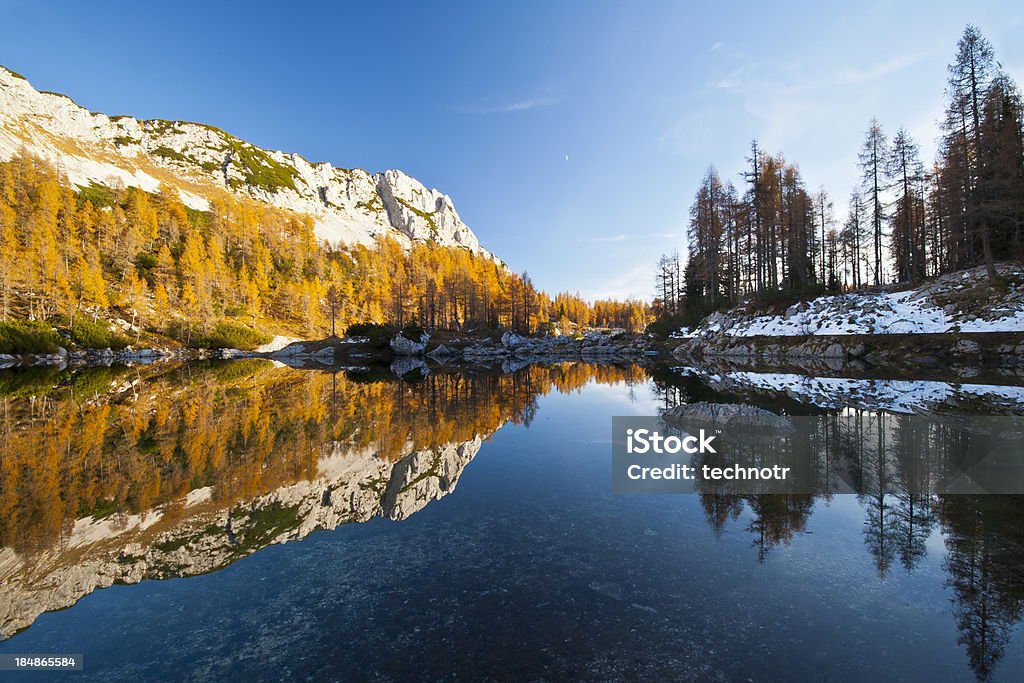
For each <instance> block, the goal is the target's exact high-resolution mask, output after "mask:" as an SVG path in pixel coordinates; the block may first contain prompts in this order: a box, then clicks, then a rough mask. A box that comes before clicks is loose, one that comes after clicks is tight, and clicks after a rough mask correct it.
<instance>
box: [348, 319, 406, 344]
mask: <svg viewBox="0 0 1024 683" xmlns="http://www.w3.org/2000/svg"><path fill="white" fill-rule="evenodd" d="M394 334H395V328H394V327H391V326H390V325H381V324H379V323H356V324H355V325H349V326H348V329H347V330H345V336H346V337H366V338H367V339H369V340H370V346H372V347H373V348H375V349H383V348H387V345H388V342H389V341H391V337H393V336H394Z"/></svg>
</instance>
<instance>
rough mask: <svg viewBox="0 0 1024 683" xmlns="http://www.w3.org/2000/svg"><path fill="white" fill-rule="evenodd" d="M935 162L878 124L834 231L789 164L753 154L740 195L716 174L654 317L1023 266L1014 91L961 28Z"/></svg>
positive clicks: (667, 259) (822, 201)
mask: <svg viewBox="0 0 1024 683" xmlns="http://www.w3.org/2000/svg"><path fill="white" fill-rule="evenodd" d="M948 72H949V80H948V85H947V88H946V97H947V105H946V111H945V118H944V120H943V124H942V132H943V135H942V139H941V144H940V149H939V151H938V158H937V159H936V161H935V163H934V164H933V165H932V166H931V167H930V168H925V166H924V164H923V163H922V162H921V159H920V155H919V150H918V145H917V143H916V142H915V141H914V140H913V139H912V138H911V137H910V135H909V134H908V133H907V131H906V130H905V129H903V128H901V129H899V130H898V131H897V133H896V135H895V136H893V138H892V139H891V140H890V139H888V138H887V137H886V135H885V133H884V132H883V129H882V126H881V124H880V123H879V122H878V121H877V120H872V121H871V123H870V126H869V127H868V131H867V135H866V137H865V140H864V145H863V147H862V149H861V152H860V156H859V167H860V171H861V183H860V184H858V185H857V186H856V187H855V188H854V189H853V191H852V193H851V195H850V201H849V211H848V214H847V216H846V217H845V220H844V221H843V223H842V225H838V224H837V222H836V217H835V215H834V210H833V204H832V202H831V200H830V199H829V197H828V195H827V193H826V192H825V190H824V189H822V190H820V191H818V192H810V191H809V190H808V189H807V187H806V185H805V183H804V180H803V178H802V177H801V175H800V171H799V169H798V168H797V166H796V165H795V164H792V163H789V162H787V161H786V159H785V158H784V157H783V155H782V154H776V155H774V156H772V155H769V154H765V152H764V151H763V150H762V149H760V147H759V146H758V143H757V141H754V142H753V143H752V144H751V148H750V150H751V151H750V156H749V157H748V158H747V162H748V164H749V166H748V168H747V170H746V171H745V172H744V173H743V174H742V181H743V184H742V187H741V189H737V188H736V187H735V186H734V185H733V183H732V182H728V181H727V182H723V181H722V179H721V178H720V177H719V175H718V172H717V171H716V170H715V168H714V167H713V166H712V167H710V168H709V169H708V171H707V174H706V175H705V176H704V179H703V181H702V182H701V185H700V187H699V188H698V190H697V193H696V197H695V198H694V202H693V205H692V207H691V209H690V224H689V229H688V233H687V254H688V258H687V259H686V263H685V266H683V265H682V264H681V263H680V259H679V255H678V254H671V255H666V256H663V257H662V258H661V260H660V261H659V264H658V272H657V276H656V280H657V300H656V302H655V306H656V309H657V310H658V311H659V312H660V313H661V314H663V315H666V316H669V317H672V316H678V315H680V314H683V313H684V312H685V313H686V316H687V317H688V318H696V317H699V316H701V315H703V314H706V313H707V312H709V311H711V310H715V309H720V308H726V307H729V306H731V305H734V304H736V303H739V302H740V301H741V300H743V299H746V298H748V297H756V298H758V299H761V300H769V301H771V300H780V299H782V300H784V299H795V298H804V297H809V296H813V295H816V294H820V293H823V292H839V291H844V290H848V289H854V288H860V287H867V286H874V285H880V284H883V283H890V282H907V283H915V282H918V281H920V280H922V279H924V278H927V277H934V276H937V275H941V274H943V273H947V272H951V271H955V270H960V269H963V268H968V267H973V266H978V265H984V266H985V267H986V268H987V270H988V274H989V278H990V280H995V279H996V272H995V268H994V263H995V262H996V261H1000V260H1013V259H1021V258H1022V257H1024V243H1022V235H1021V223H1022V219H1024V134H1022V120H1024V116H1022V103H1021V95H1020V92H1019V90H1018V89H1017V86H1016V84H1015V83H1014V82H1013V81H1012V80H1011V79H1010V78H1009V76H1007V75H1006V73H1004V72H1003V71H1002V69H1001V68H1000V65H999V63H998V62H997V61H996V59H995V53H994V51H993V49H992V47H991V45H990V44H989V42H988V41H987V40H986V39H985V38H984V37H983V36H982V35H981V34H980V33H979V31H978V30H977V29H976V28H975V27H973V26H968V27H967V28H966V29H965V31H964V33H963V37H962V38H961V39H960V42H959V43H958V45H957V53H956V57H955V59H954V61H953V63H952V64H950V65H949V68H948Z"/></svg>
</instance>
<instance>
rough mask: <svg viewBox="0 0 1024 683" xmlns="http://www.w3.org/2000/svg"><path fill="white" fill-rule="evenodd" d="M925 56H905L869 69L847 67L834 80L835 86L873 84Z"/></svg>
mask: <svg viewBox="0 0 1024 683" xmlns="http://www.w3.org/2000/svg"><path fill="white" fill-rule="evenodd" d="M924 57H925V55H924V54H923V53H915V54H909V55H903V56H901V57H896V58H894V59H890V60H887V61H884V62H878V63H877V64H872V65H870V66H868V67H867V68H863V69H861V68H856V67H846V68H844V69H842V70H840V71H839V72H838V73H837V74H836V75H835V77H834V78H833V79H832V84H833V85H856V84H859V83H871V82H872V81H876V80H878V79H880V78H885V77H886V76H889V75H891V74H894V73H897V72H899V71H902V70H903V69H906V68H907V67H911V66H913V65H914V64H917V63H918V62H920V61H921V60H922V59H923V58H924Z"/></svg>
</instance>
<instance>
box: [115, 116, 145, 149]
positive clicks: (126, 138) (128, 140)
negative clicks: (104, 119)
mask: <svg viewBox="0 0 1024 683" xmlns="http://www.w3.org/2000/svg"><path fill="white" fill-rule="evenodd" d="M111 120H113V119H111ZM140 142H141V140H136V139H135V138H133V137H131V136H130V135H118V136H116V137H115V138H114V144H115V145H116V146H118V147H128V146H129V145H137V144H139V143H140Z"/></svg>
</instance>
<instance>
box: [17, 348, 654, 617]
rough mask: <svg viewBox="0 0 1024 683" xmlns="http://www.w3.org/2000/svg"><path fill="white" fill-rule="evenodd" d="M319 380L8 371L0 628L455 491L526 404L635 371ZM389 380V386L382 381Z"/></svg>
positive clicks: (239, 367)
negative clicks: (485, 446) (491, 439)
mask: <svg viewBox="0 0 1024 683" xmlns="http://www.w3.org/2000/svg"><path fill="white" fill-rule="evenodd" d="M416 377H417V380H416V381H414V382H408V381H394V378H393V376H391V375H390V374H389V373H388V372H387V371H386V370H381V371H373V370H354V371H349V372H318V371H303V370H295V369H291V368H287V367H281V366H278V365H275V364H274V363H271V362H269V361H262V360H252V361H241V362H225V363H207V364H188V365H182V366H179V367H174V368H171V369H167V368H166V367H164V368H161V367H158V366H149V367H142V368H134V367H133V368H124V367H122V368H92V369H86V370H83V371H80V372H77V373H53V372H48V371H43V372H35V371H29V372H26V373H10V374H6V375H4V378H5V380H6V382H7V384H6V385H5V387H4V389H5V390H6V391H5V392H4V397H3V417H2V422H0V449H2V452H3V453H4V456H3V458H2V467H0V636H2V637H9V636H10V635H12V634H13V633H14V632H16V631H17V630H19V629H21V628H24V627H26V626H28V625H29V624H31V623H32V621H33V620H34V619H35V617H36V616H37V615H38V614H40V613H42V612H43V611H48V610H53V609H60V608H63V607H67V606H69V605H71V604H74V602H76V601H77V600H78V599H79V598H81V597H82V596H83V595H85V594H87V593H89V592H91V591H92V590H93V589H95V588H97V587H105V586H109V585H111V584H112V583H114V582H125V583H134V582H138V581H140V580H142V579H145V578H167V577H173V576H191V575H196V574H200V573H204V572H208V571H212V570H215V569H219V568H222V567H224V566H227V565H228V564H230V563H232V562H234V561H236V560H237V559H239V558H241V557H245V556H246V555H249V554H251V553H252V552H255V551H256V550H258V549H260V548H262V547H265V546H267V545H269V544H272V543H281V542H287V541H289V540H294V539H298V538H303V537H305V536H306V535H308V534H309V533H310V532H312V531H314V530H317V529H332V528H335V527H337V526H338V525H339V524H345V523H349V522H363V521H367V520H369V519H371V518H372V517H375V516H383V517H387V518H390V519H394V520H402V519H405V518H407V517H409V516H410V515H412V514H414V513H415V512H416V511H418V510H420V509H422V508H423V507H424V506H425V505H427V504H428V503H429V502H431V501H432V500H436V499H438V498H441V497H443V496H444V495H446V494H447V493H449V492H450V491H452V490H453V489H454V488H455V486H456V484H457V482H458V479H459V475H460V474H461V472H462V470H463V468H465V467H466V465H467V464H468V463H469V462H470V461H471V460H472V459H473V457H474V456H475V455H476V454H477V452H478V451H479V450H480V447H481V444H482V442H483V440H484V439H486V438H487V437H488V436H490V435H491V434H493V433H494V432H495V431H496V430H497V429H498V428H500V427H501V426H502V425H504V424H506V423H514V424H529V423H530V421H531V420H532V419H533V417H534V415H535V413H536V410H537V398H538V396H540V395H543V394H546V393H548V392H550V391H552V390H557V391H561V392H570V391H574V390H576V389H579V388H580V387H582V386H584V385H586V384H587V383H588V382H590V381H592V380H594V381H598V382H604V383H608V382H621V381H637V380H639V379H641V378H642V377H643V373H642V371H641V370H639V369H638V368H619V367H615V366H604V367H598V366H590V365H584V364H571V365H570V364H566V365H557V366H551V367H546V368H540V367H531V368H526V369H523V370H520V371H519V372H516V373H514V374H508V375H503V374H494V373H486V372H484V373H480V372H469V371H462V372H445V373H431V374H429V375H427V376H426V377H421V376H419V375H416ZM387 378H390V379H387Z"/></svg>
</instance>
